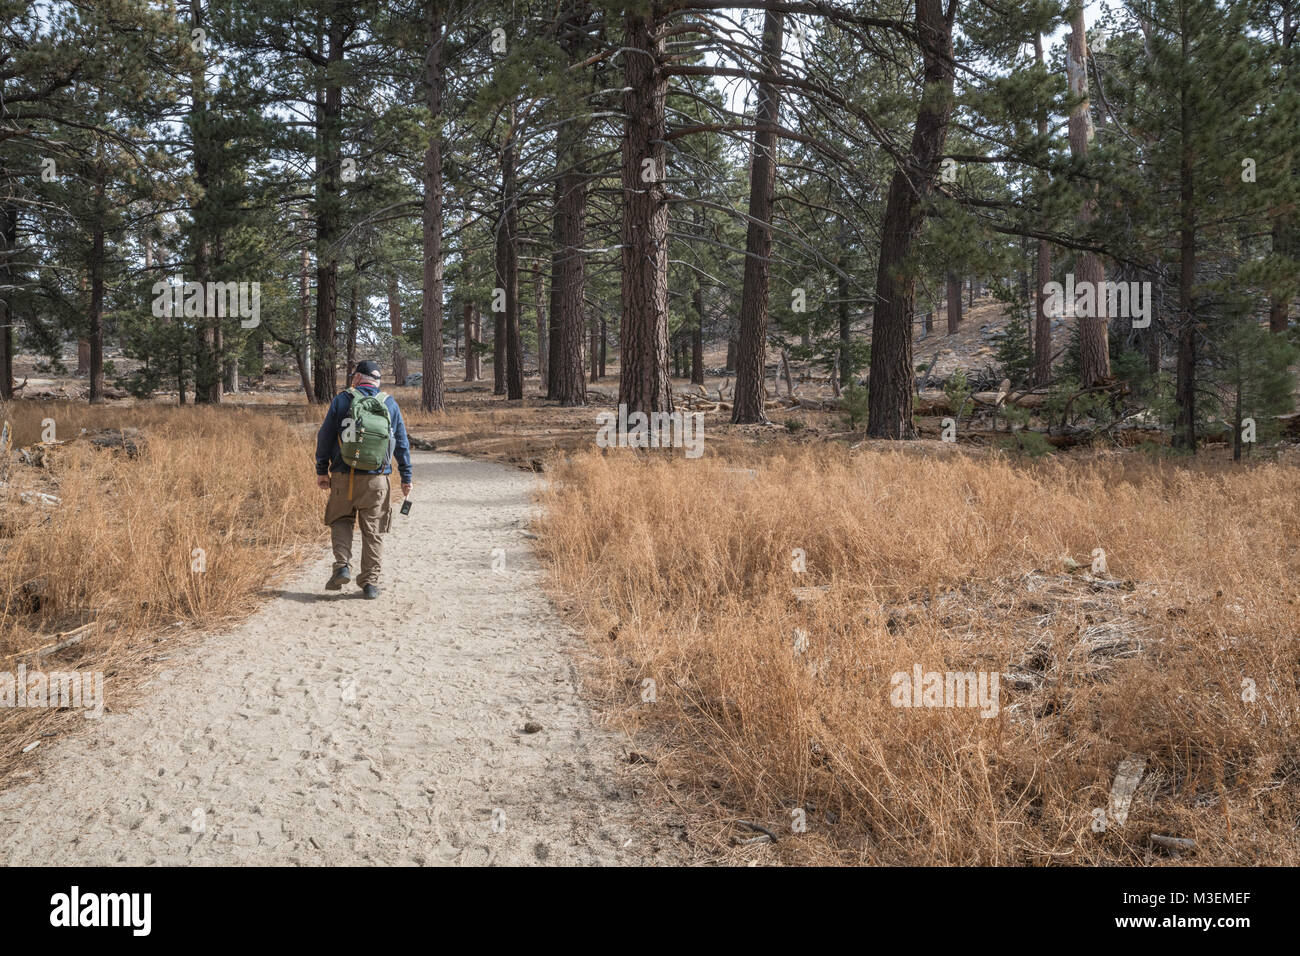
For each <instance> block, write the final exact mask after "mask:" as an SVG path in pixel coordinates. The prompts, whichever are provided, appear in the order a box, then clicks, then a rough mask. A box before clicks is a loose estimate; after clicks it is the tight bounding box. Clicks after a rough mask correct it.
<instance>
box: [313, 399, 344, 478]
mask: <svg viewBox="0 0 1300 956" xmlns="http://www.w3.org/2000/svg"><path fill="white" fill-rule="evenodd" d="M341 398H343V395H336V396H335V397H334V401H332V402H330V407H329V409H328V410H327V411H326V412H325V421H324V422H322V423H321V426H320V431H318V432H317V433H316V474H318V475H327V474H329V470H330V459H331V458H333V457H334V448H335V447H336V446H337V445H338V441H339V417H340V416H339V412H340V411H341V410H342V406H341V403H340V401H339V400H340V399H341Z"/></svg>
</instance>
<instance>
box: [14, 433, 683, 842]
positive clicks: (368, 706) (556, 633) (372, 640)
mask: <svg viewBox="0 0 1300 956" xmlns="http://www.w3.org/2000/svg"><path fill="white" fill-rule="evenodd" d="M414 460H415V483H416V487H417V489H418V498H417V499H416V500H417V502H418V503H417V504H416V505H415V506H414V507H413V508H412V511H411V514H410V515H409V516H401V515H397V516H395V519H394V527H393V531H392V532H391V533H390V535H389V536H388V537H387V539H386V548H385V568H384V576H383V586H384V594H383V595H382V597H381V599H380V600H379V601H377V602H371V601H365V600H362V599H361V598H360V597H359V593H358V592H357V591H356V589H355V587H353V586H351V585H349V586H348V587H347V588H345V590H344V591H343V592H340V593H337V594H335V593H330V592H325V591H324V590H322V587H321V586H322V584H323V583H324V580H325V578H326V577H328V574H329V560H328V558H327V557H325V556H317V557H314V558H313V559H312V560H310V561H308V562H307V564H306V565H305V566H304V567H303V568H302V570H301V571H299V572H298V573H296V574H295V575H294V576H292V577H291V578H290V579H289V580H287V581H286V582H285V583H284V585H283V586H282V587H279V588H276V589H274V590H272V591H271V592H270V596H271V597H272V600H271V601H270V602H269V603H267V604H266V605H265V606H264V607H263V608H262V609H261V610H259V611H258V612H256V613H255V614H253V615H252V616H251V617H249V618H248V619H247V620H246V621H244V622H243V623H241V624H239V625H238V626H236V627H234V628H233V629H231V630H229V631H228V632H226V633H221V634H214V635H210V636H208V638H207V639H205V640H203V641H201V642H191V643H189V644H188V645H186V646H184V647H181V648H179V649H173V650H172V656H171V660H170V661H169V663H168V665H167V667H168V669H167V670H162V671H159V672H158V673H156V674H155V675H154V676H153V679H152V681H151V682H150V683H149V684H147V685H146V686H144V687H142V688H140V690H141V691H142V692H143V693H142V697H143V699H142V700H141V701H140V702H139V703H138V704H136V705H135V706H133V707H130V708H125V707H122V708H119V707H115V706H110V707H109V709H108V712H107V713H106V714H105V715H104V716H102V717H101V718H100V719H99V720H98V721H87V722H86V724H87V726H86V728H85V730H84V732H81V733H77V734H75V735H72V736H71V737H69V738H67V739H63V740H59V741H57V742H55V743H53V744H51V745H50V746H47V747H45V748H42V749H41V750H39V751H35V752H33V753H31V754H30V755H28V756H27V758H26V759H27V760H28V761H29V763H28V768H29V769H28V772H27V773H26V774H25V775H24V776H26V777H27V778H28V779H25V780H23V781H22V782H21V783H20V784H19V785H17V786H13V787H11V788H10V789H9V790H7V791H6V792H4V793H3V794H0V833H3V834H4V835H3V837H0V862H2V863H4V864H6V865H8V864H17V863H27V864H30V863H37V862H39V863H42V864H60V865H73V864H76V865H83V864H92V865H105V864H238V863H248V864H254V863H255V864H313V865H314V864H327V865H337V864H357V863H374V864H424V865H439V864H492V863H497V864H521V863H538V862H540V863H548V864H615V863H631V864H645V863H655V862H660V861H664V862H668V861H671V862H683V861H684V860H685V859H686V855H685V853H684V844H681V843H680V842H679V840H678V838H677V837H675V836H674V835H673V833H674V828H673V827H672V826H671V825H670V824H669V823H667V822H665V817H664V814H662V813H661V812H660V811H659V810H657V809H656V807H657V803H656V802H655V801H650V800H646V799H643V798H642V795H643V794H644V793H645V789H646V786H647V784H646V781H645V780H644V779H638V776H639V777H642V778H644V777H645V776H646V775H647V771H646V770H645V768H634V767H630V766H629V765H628V764H627V762H626V760H625V758H624V756H623V754H621V753H620V749H621V746H620V739H619V737H618V736H617V735H616V734H614V733H611V732H609V731H607V730H603V729H601V728H600V727H599V726H598V725H597V723H596V722H595V721H594V720H593V718H592V715H591V713H590V711H589V710H588V707H587V705H586V704H585V703H584V701H583V699H582V692H581V686H580V685H581V678H580V676H579V674H580V671H579V668H578V667H577V665H576V654H577V652H578V651H579V650H580V648H581V646H582V642H581V640H580V639H579V638H578V637H577V636H576V635H574V634H573V632H572V631H570V630H569V629H568V628H566V626H565V625H564V624H563V623H561V621H560V620H559V619H558V618H557V617H556V615H555V613H554V611H553V610H552V609H551V608H550V606H549V605H548V603H547V601H546V599H545V597H544V596H543V592H542V590H541V588H540V586H539V584H538V579H539V575H540V569H539V566H538V564H537V563H536V561H535V560H534V558H533V557H532V554H531V551H530V548H529V545H528V542H527V540H526V539H525V538H524V537H523V535H524V533H525V532H524V528H525V526H526V525H527V523H528V521H529V520H530V511H531V507H532V505H531V501H530V498H531V495H532V492H533V485H534V481H533V479H532V477H531V476H529V475H526V474H524V473H523V472H521V471H518V470H514V469H508V468H504V467H501V466H499V465H494V464H490V463H485V462H476V461H470V460H467V459H464V458H457V457H452V456H449V455H442V454H431V453H427V452H416V454H415V456H414ZM498 548H499V549H501V551H500V552H498V556H499V559H500V560H499V561H498V562H497V570H493V564H494V555H493V552H494V549H498ZM677 830H678V832H680V827H678V828H677Z"/></svg>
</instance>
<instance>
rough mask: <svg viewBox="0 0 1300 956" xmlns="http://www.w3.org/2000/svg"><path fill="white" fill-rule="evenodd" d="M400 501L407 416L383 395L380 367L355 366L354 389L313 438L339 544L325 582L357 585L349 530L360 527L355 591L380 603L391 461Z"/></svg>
mask: <svg viewBox="0 0 1300 956" xmlns="http://www.w3.org/2000/svg"><path fill="white" fill-rule="evenodd" d="M394 455H396V456H397V470H398V471H399V472H400V474H401V476H402V496H403V497H409V496H410V494H411V443H410V442H409V441H408V440H407V437H406V423H405V422H404V421H402V410H401V409H400V408H398V407H397V402H396V401H395V400H394V399H393V397H392V396H391V395H387V394H385V393H383V392H381V391H380V390H379V363H378V362H371V361H365V362H358V363H357V367H356V370H355V371H354V372H353V375H352V387H351V388H349V389H347V390H346V391H343V392H340V393H339V394H338V395H336V396H335V397H334V401H332V402H331V403H330V407H329V411H327V412H326V413H325V422H324V424H322V425H321V427H320V431H319V432H317V434H316V484H317V485H319V486H320V487H321V488H323V489H325V490H326V491H328V492H329V493H330V496H329V499H328V500H327V501H326V503H325V523H326V524H327V525H329V527H330V539H331V542H332V543H333V545H334V573H333V574H331V575H330V579H329V580H328V581H326V582H325V588H326V590H329V591H337V590H339V589H340V588H342V587H343V585H344V584H346V583H347V582H348V581H350V580H352V525H353V522H354V521H356V522H357V523H359V524H360V525H361V574H359V575H358V576H357V587H359V588H361V593H362V594H364V595H365V596H366V597H367V598H372V599H373V598H377V597H379V571H380V566H381V563H382V561H383V557H384V542H383V538H382V537H380V536H381V535H383V534H385V533H386V532H387V531H388V529H389V527H390V526H391V525H392V523H393V509H392V486H391V484H390V483H389V478H388V476H389V475H391V474H392V473H393V456H394Z"/></svg>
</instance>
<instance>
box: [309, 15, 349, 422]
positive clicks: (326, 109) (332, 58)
mask: <svg viewBox="0 0 1300 956" xmlns="http://www.w3.org/2000/svg"><path fill="white" fill-rule="evenodd" d="M328 34H329V49H328V51H327V52H326V61H327V63H326V68H325V71H324V75H325V83H324V90H323V93H322V95H320V96H318V98H317V103H318V110H317V124H316V125H317V130H316V136H317V144H318V145H317V150H316V155H317V170H318V176H319V178H318V179H317V182H316V351H315V354H314V356H313V365H314V369H313V377H314V379H315V387H316V400H317V401H318V402H329V401H331V400H332V399H333V398H334V393H335V392H337V391H338V350H337V346H336V343H335V337H336V335H337V334H338V296H339V284H338V283H339V250H338V245H339V240H340V238H341V229H340V226H341V220H340V216H339V211H340V206H339V173H340V169H341V166H342V161H343V137H342V129H341V127H342V121H343V69H342V67H343V42H344V35H343V22H342V20H341V19H340V18H339V17H338V16H335V17H334V18H332V20H331V22H330V25H329V30H328Z"/></svg>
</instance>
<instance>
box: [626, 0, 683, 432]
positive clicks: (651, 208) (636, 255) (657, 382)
mask: <svg viewBox="0 0 1300 956" xmlns="http://www.w3.org/2000/svg"><path fill="white" fill-rule="evenodd" d="M624 24H625V27H626V35H625V38H624V42H623V46H624V53H623V63H624V69H625V73H624V86H625V87H626V89H627V92H626V94H625V97H624V109H623V112H624V115H625V116H626V117H627V120H626V123H627V127H626V133H625V135H624V138H623V228H622V264H623V281H622V296H621V298H622V307H623V329H622V335H621V339H622V342H621V344H622V359H621V372H622V375H621V377H620V381H619V402H620V404H625V405H626V406H627V409H628V412H629V414H630V413H632V412H643V413H647V414H648V413H650V412H671V411H672V410H673V392H672V386H671V383H670V381H669V377H668V206H667V203H666V196H665V187H664V181H663V180H664V173H665V162H666V159H665V141H664V133H665V126H666V120H665V114H664V107H665V100H666V98H667V93H668V80H667V76H666V74H665V72H664V62H663V58H664V55H665V54H664V38H663V25H662V24H661V23H659V22H658V20H657V19H656V14H655V10H654V7H653V6H652V7H651V12H650V13H649V15H646V14H642V13H639V12H635V11H633V12H629V13H628V14H627V15H626V16H625V17H624Z"/></svg>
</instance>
